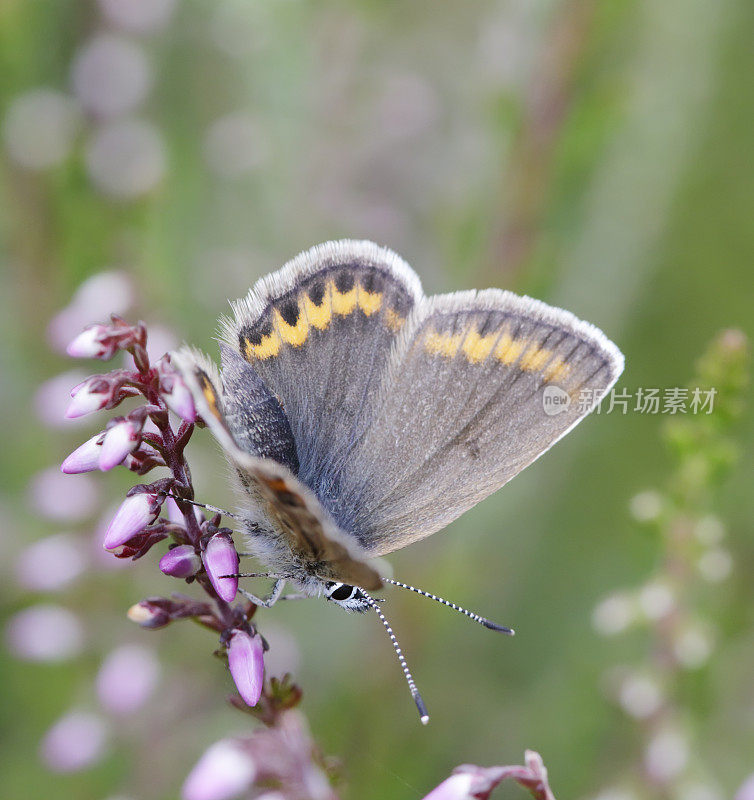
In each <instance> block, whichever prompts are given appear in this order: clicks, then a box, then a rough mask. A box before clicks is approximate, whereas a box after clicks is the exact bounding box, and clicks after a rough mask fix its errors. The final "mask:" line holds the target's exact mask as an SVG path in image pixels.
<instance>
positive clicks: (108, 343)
mask: <svg viewBox="0 0 754 800" xmlns="http://www.w3.org/2000/svg"><path fill="white" fill-rule="evenodd" d="M110 333H111V331H110V330H109V328H107V327H106V326H105V325H90V326H89V327H88V328H86V329H84V330H83V331H82V332H81V333H80V334H79V335H78V336H77V337H76V338H75V339H74V340H73V341H72V342H71V343H70V344H69V345H68V347H66V353H68V355H69V356H71V357H73V358H100V359H102V360H107V359H109V358H112V357H113V356H114V355H115V353H116V351H117V350H118V348H117V346H116V344H115V342H114V340H113V339H112V338H111V337H110V336H109V335H110Z"/></svg>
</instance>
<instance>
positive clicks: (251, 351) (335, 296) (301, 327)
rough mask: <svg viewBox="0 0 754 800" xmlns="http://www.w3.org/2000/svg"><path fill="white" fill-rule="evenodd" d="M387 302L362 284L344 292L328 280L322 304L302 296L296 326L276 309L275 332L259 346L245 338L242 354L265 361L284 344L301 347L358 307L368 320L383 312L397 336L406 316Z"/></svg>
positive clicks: (273, 313)
mask: <svg viewBox="0 0 754 800" xmlns="http://www.w3.org/2000/svg"><path fill="white" fill-rule="evenodd" d="M384 299H385V298H384V294H383V292H370V291H368V290H367V289H364V288H363V287H362V286H361V285H360V284H359V283H354V285H353V287H352V288H351V289H349V291H347V292H341V291H339V290H338V288H337V286H336V285H335V281H333V280H329V281H327V283H326V287H325V292H324V295H323V297H322V301H321V302H320V303H319V305H317V304H316V303H315V302H314V301H313V300H312V299H311V297H309V295H308V294H307V293H306V291H302V292H301V293H300V295H299V297H298V301H297V302H298V311H299V313H298V317H297V318H296V324H295V325H290V324H289V323H288V322H286V321H285V319H284V318H283V315H282V314H281V313H280V311H279V310H278V309H277V308H273V309H272V323H273V329H272V332H271V333H269V334H267V335H266V336H263V337H262V339H261V341H260V342H259V343H258V344H253V343H252V342H251V341H250V340H249V339H248V338H246V339H245V340H244V343H243V354H244V356H245V357H246V359H247V361H254V360H257V359H261V360H264V359H267V358H272V357H274V356H277V355H278V354H279V353H280V348H281V347H282V346H283V345H284V344H288V345H291V346H292V347H300V346H301V345H303V344H304V343H305V342H306V340H307V339H308V337H309V331H310V330H311V329H312V328H316V329H317V330H319V331H324V330H326V329H327V328H329V327H330V325H331V324H332V321H333V316H334V315H336V314H337V315H339V316H342V317H345V316H348V315H349V314H352V313H353V312H354V311H355V310H356V309H357V308H358V309H361V311H362V312H363V313H364V314H365V315H366V316H367V317H371V316H372V315H373V314H377V313H378V312H380V311H381V312H382V320H383V321H384V324H385V326H386V327H387V328H388V329H389V330H390V331H392V332H393V333H397V332H398V331H399V330H400V329H401V327H402V325H403V323H404V322H405V317H402V316H400V314H398V313H397V312H396V311H395V310H394V309H392V308H389V307H387V306H386V305H385V304H384V302H383V301H384Z"/></svg>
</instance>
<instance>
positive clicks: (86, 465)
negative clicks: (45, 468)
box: [60, 432, 104, 475]
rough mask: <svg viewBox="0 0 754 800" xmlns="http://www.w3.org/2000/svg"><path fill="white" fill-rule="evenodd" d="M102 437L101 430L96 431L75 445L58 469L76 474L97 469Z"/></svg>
mask: <svg viewBox="0 0 754 800" xmlns="http://www.w3.org/2000/svg"><path fill="white" fill-rule="evenodd" d="M103 438H104V436H103V434H102V433H101V432H100V433H97V434H95V435H94V436H92V438H91V439H88V440H87V441H86V442H84V444H82V445H80V446H79V447H77V448H76V449H75V450H74V451H73V452H72V453H71V454H70V455H69V456H68V458H66V459H65V461H63V463H62V464H61V465H60V471H61V472H65V473H66V475H77V474H79V473H81V472H91V471H92V470H94V469H97V468H98V467H99V464H100V453H101V452H102V439H103Z"/></svg>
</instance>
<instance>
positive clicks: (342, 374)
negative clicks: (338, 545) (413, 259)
mask: <svg viewBox="0 0 754 800" xmlns="http://www.w3.org/2000/svg"><path fill="white" fill-rule="evenodd" d="M422 297H423V295H422V291H421V286H420V283H419V279H418V278H417V277H416V275H415V273H414V272H413V271H412V270H411V268H410V267H409V266H408V265H407V264H406V263H405V262H403V261H402V260H401V259H400V258H399V257H398V256H397V255H395V253H393V252H391V251H390V250H387V249H385V248H380V247H378V246H377V245H375V244H372V243H371V242H354V241H341V242H328V243H326V244H323V245H319V246H317V247H314V248H312V249H311V250H309V251H307V252H305V253H302V254H301V255H299V256H298V257H296V258H295V259H293V261H291V262H289V263H288V264H287V265H286V266H284V267H283V268H282V269H281V270H279V271H278V272H275V273H273V274H272V275H269V276H267V277H265V278H262V279H261V280H260V281H259V282H257V284H256V285H255V286H254V287H253V288H252V290H251V291H250V292H249V295H248V296H247V297H246V298H245V299H243V300H241V301H238V302H237V303H234V304H233V309H234V312H235V319H233V320H225V321H223V323H222V339H223V343H224V349H223V379H225V373H226V369H227V367H228V363H229V361H228V359H229V358H230V357H231V356H232V355H233V356H235V358H236V359H238V358H239V357H241V358H243V359H244V360H245V361H246V362H247V363H248V364H250V365H251V366H252V367H253V370H254V372H255V373H256V374H257V375H259V377H260V378H261V379H262V380H263V381H264V384H265V385H266V386H267V388H268V389H269V390H270V392H271V393H272V394H273V395H274V396H275V397H276V398H277V399H278V400H279V401H280V403H281V405H282V407H283V408H284V410H285V414H286V417H287V418H288V420H290V424H291V428H292V431H293V437H294V439H295V442H296V450H297V454H298V461H299V469H298V472H297V475H298V477H299V479H300V480H301V481H302V482H303V483H305V484H306V485H308V486H309V487H311V489H312V490H313V491H314V492H315V493H316V495H317V497H319V498H320V500H321V501H322V502H323V504H324V505H325V507H326V508H328V510H330V511H331V512H336V514H335V519H336V520H337V521H338V523H339V524H340V525H341V527H343V528H345V529H348V528H349V524H348V523H349V520H348V519H347V518H343V517H339V516H338V515H337V512H338V509H339V508H341V507H339V506H338V505H337V502H336V499H337V497H338V495H339V481H340V478H341V475H342V467H343V464H344V461H345V459H346V458H347V456H348V453H349V452H350V451H351V450H352V449H353V448H354V447H355V445H356V443H357V442H358V441H359V439H360V437H362V436H363V433H364V431H365V428H366V426H367V425H368V424H369V422H370V420H372V419H373V417H374V413H375V408H374V403H375V401H376V399H377V392H378V388H379V386H380V382H381V379H382V375H383V373H384V371H385V368H386V366H387V362H388V359H389V356H390V352H391V348H392V345H393V342H394V341H395V340H396V338H397V336H398V334H399V332H400V330H401V329H402V327H403V326H404V324H405V322H406V319H407V318H408V316H409V314H410V313H411V311H412V309H413V308H414V307H415V306H416V304H417V303H418V302H419V301H420V300H421V298H422Z"/></svg>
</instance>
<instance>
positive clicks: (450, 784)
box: [424, 772, 473, 800]
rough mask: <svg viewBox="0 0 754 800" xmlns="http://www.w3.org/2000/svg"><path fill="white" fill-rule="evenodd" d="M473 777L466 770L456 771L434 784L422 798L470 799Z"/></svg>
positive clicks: (435, 799) (442, 799)
mask: <svg viewBox="0 0 754 800" xmlns="http://www.w3.org/2000/svg"><path fill="white" fill-rule="evenodd" d="M472 783H473V777H472V776H471V774H469V773H468V772H463V773H457V774H455V775H451V776H450V777H449V778H446V779H445V780H444V781H443V782H442V783H441V784H440V785H439V786H436V787H435V788H434V789H433V790H432V791H431V792H430V793H429V794H428V795H427V796H426V797H425V798H424V800H472V796H471V794H470V791H471V784H472Z"/></svg>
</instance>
